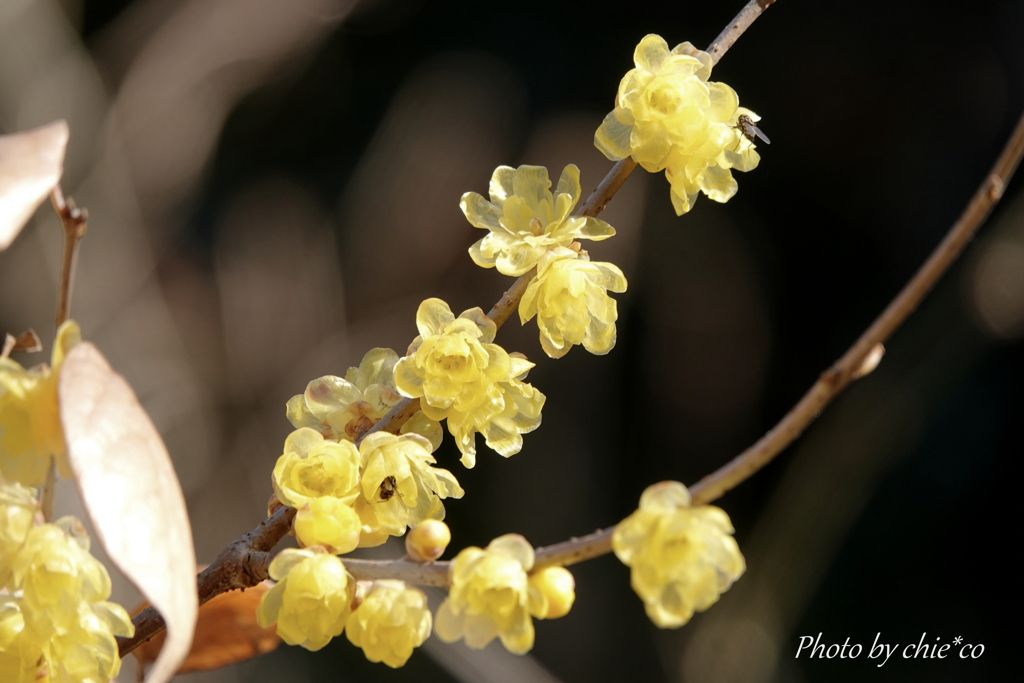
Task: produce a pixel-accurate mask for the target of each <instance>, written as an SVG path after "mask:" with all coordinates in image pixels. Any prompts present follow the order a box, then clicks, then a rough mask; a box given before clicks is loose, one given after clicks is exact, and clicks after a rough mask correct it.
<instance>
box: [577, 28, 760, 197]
mask: <svg viewBox="0 0 1024 683" xmlns="http://www.w3.org/2000/svg"><path fill="white" fill-rule="evenodd" d="M633 61H634V62H635V64H636V68H635V69H632V70H630V71H629V72H627V73H626V75H625V76H624V77H623V78H622V81H621V82H620V83H619V92H618V95H617V96H616V98H615V109H614V110H612V111H611V113H609V114H608V116H606V117H605V119H604V122H603V123H602V124H601V126H600V127H599V128H598V129H597V133H596V134H595V136H594V144H595V145H596V146H597V148H598V149H599V150H601V152H603V153H604V155H605V156H607V157H608V158H609V159H613V160H618V159H624V158H626V157H628V156H632V157H633V158H634V159H635V160H636V161H637V163H638V164H640V165H641V166H643V167H644V169H646V170H647V171H650V172H651V173H656V172H658V171H661V170H664V171H665V177H666V178H667V179H668V181H669V184H670V185H671V186H672V192H671V197H672V206H673V207H674V208H675V211H676V214H677V215H682V214H684V213H686V212H687V211H689V210H690V208H691V207H692V206H693V202H694V200H695V199H696V198H697V193H698V192H703V193H704V194H705V195H707V196H708V197H710V198H711V199H713V200H715V201H716V202H726V201H728V200H729V199H730V198H731V197H732V196H733V195H734V194H736V190H737V184H736V180H735V179H734V178H733V177H732V172H731V170H730V169H736V170H737V171H750V170H752V169H754V168H756V167H757V164H758V162H759V161H760V157H759V156H758V154H757V151H756V150H755V149H754V143H753V142H752V141H751V139H750V138H748V137H747V134H746V133H747V131H746V130H745V124H747V123H748V122H749V125H751V126H752V125H753V122H755V121H759V120H760V117H758V116H757V114H755V113H754V112H752V111H750V110H749V109H744V108H743V107H740V106H739V98H738V97H737V96H736V92H735V91H734V90H733V89H732V88H730V87H729V86H727V85H725V84H724V83H714V82H709V81H708V78H709V77H710V76H711V63H712V62H711V57H710V55H708V54H707V53H706V52H702V51H700V50H698V49H696V48H694V47H693V46H692V45H691V44H690V43H682V44H680V45H677V46H676V47H675V48H673V49H672V51H671V52H670V51H669V49H668V44H667V43H666V42H665V40H664V39H663V38H662V37H661V36H657V35H648V36H645V37H644V39H643V40H641V41H640V44H639V45H637V47H636V51H635V52H634V55H633ZM742 117H746V118H742Z"/></svg>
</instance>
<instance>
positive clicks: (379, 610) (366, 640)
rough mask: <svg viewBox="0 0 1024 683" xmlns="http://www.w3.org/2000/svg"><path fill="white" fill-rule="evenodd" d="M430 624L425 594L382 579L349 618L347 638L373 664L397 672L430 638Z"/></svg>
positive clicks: (397, 582)
mask: <svg viewBox="0 0 1024 683" xmlns="http://www.w3.org/2000/svg"><path fill="white" fill-rule="evenodd" d="M431 621H432V619H431V616H430V608H429V607H428V606H427V596H426V595H424V594H423V591H420V590H417V589H415V588H409V587H408V586H406V585H405V582H404V581H395V580H391V579H382V580H379V581H374V582H373V583H372V584H371V585H370V587H369V588H368V589H367V591H366V594H365V595H364V596H363V599H362V602H361V603H359V607H357V608H356V609H355V610H354V611H353V612H352V614H351V615H350V616H349V618H348V622H347V623H346V626H345V635H346V636H348V639H349V641H351V642H352V644H353V645H355V646H356V647H359V648H362V650H363V653H364V654H365V655H366V658H367V659H369V660H370V661H371V662H384V663H385V664H387V665H388V666H390V667H391V668H393V669H397V668H398V667H400V666H404V665H405V663H406V662H407V661H409V657H411V656H412V651H413V650H414V649H416V648H417V647H419V646H420V645H422V644H423V641H425V640H426V639H427V638H428V637H429V636H430V626H431Z"/></svg>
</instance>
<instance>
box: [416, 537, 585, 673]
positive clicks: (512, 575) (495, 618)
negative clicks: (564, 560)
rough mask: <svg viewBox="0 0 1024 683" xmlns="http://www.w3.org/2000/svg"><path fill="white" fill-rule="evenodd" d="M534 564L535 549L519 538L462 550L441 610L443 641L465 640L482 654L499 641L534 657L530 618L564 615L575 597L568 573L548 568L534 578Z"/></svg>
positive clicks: (454, 562) (439, 620)
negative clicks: (531, 573)
mask: <svg viewBox="0 0 1024 683" xmlns="http://www.w3.org/2000/svg"><path fill="white" fill-rule="evenodd" d="M533 563H534V554H533V546H531V545H530V544H529V543H528V542H527V541H526V539H525V538H523V537H522V536H520V535H518V534H506V535H505V536H499V537H498V538H496V539H494V540H493V541H491V542H490V544H488V546H487V547H486V548H484V549H481V548H477V547H469V548H466V549H464V550H462V552H460V553H459V554H458V555H456V557H455V559H454V560H452V565H451V569H450V576H449V578H450V580H451V588H450V590H449V593H448V597H447V598H446V599H445V601H444V602H443V603H441V606H440V607H439V608H438V610H437V621H436V623H435V625H434V629H435V632H436V633H437V636H438V638H440V639H441V640H443V641H445V642H447V643H454V642H455V641H457V640H459V639H460V638H463V639H465V641H466V645H468V646H469V647H471V648H473V649H477V650H479V649H482V648H484V647H487V644H488V643H490V642H491V641H492V640H494V639H495V638H500V639H501V643H502V645H504V646H505V648H506V649H507V650H508V651H509V652H512V653H515V654H525V653H527V652H529V651H530V650H531V649H532V648H533V638H534V629H533V620H532V619H531V618H530V616H531V615H533V616H535V617H537V618H540V619H554V618H556V617H560V616H564V615H565V614H566V613H568V611H569V608H570V607H571V606H572V603H573V599H574V598H575V595H574V593H573V590H574V583H573V581H572V575H571V574H569V572H568V571H567V570H565V569H564V568H561V567H559V568H552V569H553V571H552V569H545V570H542V572H538V575H537V576H536V577H530V576H528V575H527V573H528V572H529V571H530V570H531V569H532V568H533ZM567 579H568V580H567Z"/></svg>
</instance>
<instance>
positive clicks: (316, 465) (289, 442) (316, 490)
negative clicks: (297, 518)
mask: <svg viewBox="0 0 1024 683" xmlns="http://www.w3.org/2000/svg"><path fill="white" fill-rule="evenodd" d="M273 482H274V493H276V494H277V499H278V500H280V501H281V502H282V503H284V504H285V505H290V506H292V507H294V508H301V507H302V506H303V505H305V504H307V503H308V502H309V501H311V500H313V499H314V498H321V497H323V496H331V497H333V498H341V499H342V500H351V499H352V498H353V497H354V496H355V495H356V494H357V486H358V485H359V451H357V450H356V447H355V446H354V445H353V444H352V442H351V441H342V442H340V443H338V442H334V441H325V440H324V437H322V436H320V433H319V432H317V431H314V430H312V429H309V428H306V427H303V428H302V429H296V430H295V431H294V432H292V433H291V434H289V435H288V438H287V439H286V440H285V442H284V454H283V455H282V456H281V457H280V458H278V459H277V464H276V465H275V466H274V475H273Z"/></svg>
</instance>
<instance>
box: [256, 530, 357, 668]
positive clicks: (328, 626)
mask: <svg viewBox="0 0 1024 683" xmlns="http://www.w3.org/2000/svg"><path fill="white" fill-rule="evenodd" d="M270 577H271V578H272V579H275V580H276V581H277V584H276V585H275V586H274V587H273V588H271V589H270V590H269V591H267V592H266V593H264V594H263V597H262V598H261V599H260V606H259V608H258V609H257V610H256V618H257V620H258V621H259V624H260V626H262V627H264V628H266V627H268V626H270V625H271V624H273V623H274V622H277V635H279V636H281V640H283V641H284V642H286V643H288V644H289V645H301V646H302V647H304V648H306V649H307V650H313V651H316V650H319V649H320V648H322V647H323V646H324V645H326V644H327V643H329V642H331V638H334V637H335V636H339V635H341V632H342V631H343V630H344V629H345V621H346V620H347V619H348V616H349V614H350V613H351V612H352V598H353V597H354V596H355V586H356V582H355V579H353V578H352V577H351V576H350V575H349V573H348V572H346V571H345V565H343V564H342V563H341V560H339V559H338V558H337V557H335V556H334V555H330V554H328V553H327V552H326V551H324V550H323V549H322V548H318V547H313V548H305V549H303V550H295V549H293V548H286V549H285V550H282V551H281V552H280V554H278V556H277V557H275V558H274V561H273V562H271V563H270Z"/></svg>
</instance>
